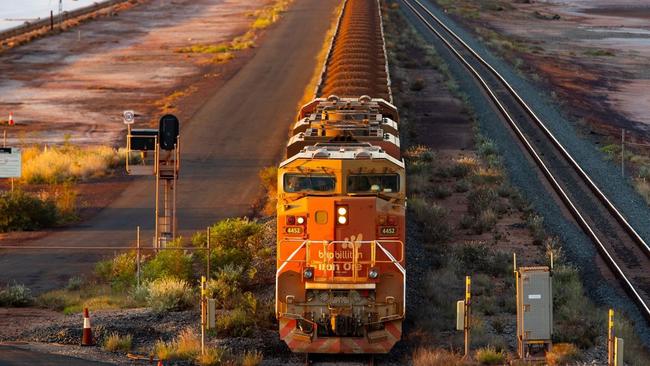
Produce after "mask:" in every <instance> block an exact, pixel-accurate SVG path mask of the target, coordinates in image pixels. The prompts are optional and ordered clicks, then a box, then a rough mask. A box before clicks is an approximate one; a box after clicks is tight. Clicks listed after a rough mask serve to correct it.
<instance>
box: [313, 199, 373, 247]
mask: <svg viewBox="0 0 650 366" xmlns="http://www.w3.org/2000/svg"><path fill="white" fill-rule="evenodd" d="M376 214H377V213H376V208H375V198H374V197H371V198H368V197H350V198H345V199H339V200H335V201H332V200H331V199H320V200H314V199H311V200H310V202H309V239H310V240H330V241H332V240H336V241H338V240H373V239H374V231H375V230H374V225H375V217H376Z"/></svg>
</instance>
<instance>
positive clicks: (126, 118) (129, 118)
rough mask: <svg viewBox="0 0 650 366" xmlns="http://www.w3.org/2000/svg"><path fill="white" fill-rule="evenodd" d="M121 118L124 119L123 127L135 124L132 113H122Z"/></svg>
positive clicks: (133, 113)
mask: <svg viewBox="0 0 650 366" xmlns="http://www.w3.org/2000/svg"><path fill="white" fill-rule="evenodd" d="M122 118H123V119H124V124H125V125H131V124H133V122H135V112H134V111H124V113H122Z"/></svg>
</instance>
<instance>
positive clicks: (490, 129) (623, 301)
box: [402, 4, 650, 346]
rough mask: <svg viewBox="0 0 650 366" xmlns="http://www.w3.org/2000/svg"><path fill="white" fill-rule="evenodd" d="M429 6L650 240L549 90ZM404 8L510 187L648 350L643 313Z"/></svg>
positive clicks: (635, 200)
mask: <svg viewBox="0 0 650 366" xmlns="http://www.w3.org/2000/svg"><path fill="white" fill-rule="evenodd" d="M428 7H429V9H430V10H431V11H432V12H433V13H434V14H436V16H438V17H439V18H441V19H443V20H444V21H445V22H446V23H447V24H448V25H449V26H450V28H451V29H452V30H454V31H455V32H457V34H459V35H460V36H461V37H463V39H464V40H465V41H466V42H467V43H468V44H469V45H470V46H471V47H473V48H474V49H475V50H476V51H477V52H479V54H481V56H483V57H484V58H485V59H486V60H487V61H488V62H490V63H491V64H492V65H493V66H494V67H495V68H496V69H497V70H498V71H499V72H501V73H502V75H503V76H504V77H505V78H506V79H507V80H508V81H509V82H511V83H512V85H513V87H514V88H515V89H516V90H517V91H518V92H520V94H521V96H522V98H524V100H526V101H527V102H529V103H530V105H531V107H532V108H533V109H534V110H535V111H536V112H537V113H538V114H539V116H540V118H541V119H542V120H543V121H545V122H546V123H547V125H548V127H549V129H550V130H551V131H552V132H553V133H554V134H555V135H556V136H557V138H558V139H559V140H560V141H561V142H562V143H563V144H564V145H565V147H566V148H567V149H568V150H569V152H570V153H571V154H572V155H573V156H574V158H575V159H576V160H577V161H578V162H579V163H580V164H581V165H582V166H583V168H584V169H585V170H586V171H587V172H588V174H590V176H591V177H592V178H593V179H594V181H595V182H597V184H598V185H599V186H600V187H601V189H602V190H603V191H604V192H605V193H606V194H607V195H608V196H609V197H610V198H611V199H612V201H613V202H614V203H615V205H617V207H619V209H621V210H622V211H623V212H624V213H625V215H626V217H628V218H630V222H631V223H632V225H634V226H635V228H636V229H637V230H638V231H639V233H640V235H642V236H643V237H644V238H649V237H650V227H648V226H647V225H644V224H645V221H647V217H650V210H649V209H648V207H647V206H646V204H645V203H644V202H643V200H642V199H641V198H640V197H639V196H638V194H636V192H635V191H634V189H633V188H632V187H631V185H630V184H629V182H628V181H627V180H624V179H622V178H620V173H619V172H618V170H617V168H616V166H614V165H613V164H612V163H611V162H607V161H604V160H603V155H602V154H601V153H600V152H599V151H598V149H597V148H596V146H595V145H593V144H592V142H591V141H589V140H586V139H582V138H580V137H578V133H577V131H576V127H575V124H574V123H572V122H571V121H568V120H567V119H566V118H565V115H564V114H563V113H562V111H561V110H560V109H559V108H558V106H557V103H556V102H554V101H552V100H550V99H549V98H548V97H547V92H546V91H543V90H539V89H538V88H536V87H535V86H534V85H532V84H530V83H529V82H527V81H526V80H523V79H522V78H521V76H519V75H517V74H516V73H515V72H513V71H512V70H511V68H510V66H509V65H508V64H507V62H505V61H504V60H502V59H499V58H498V57H496V56H494V55H492V54H491V53H490V52H489V51H488V50H487V49H486V48H485V47H484V46H482V45H481V44H480V43H479V42H478V41H477V40H476V39H475V38H474V37H473V36H472V35H471V34H469V33H468V32H467V31H465V30H464V29H463V28H462V27H460V26H458V25H457V24H455V23H454V22H453V21H452V20H451V19H449V18H448V17H447V16H446V15H445V14H444V12H442V11H440V10H439V9H438V8H436V7H435V6H433V5H431V4H428ZM402 9H403V11H404V14H405V15H406V17H407V18H408V19H410V20H411V22H412V23H413V24H415V25H416V28H417V29H418V31H419V32H420V33H422V34H423V36H424V37H425V39H427V40H428V41H430V42H431V43H432V44H433V45H434V46H435V47H436V50H437V51H438V53H439V54H440V55H441V56H442V57H443V59H445V60H446V61H447V63H448V65H449V68H450V71H451V72H452V74H453V75H454V77H455V78H456V79H457V81H458V83H459V86H460V88H461V90H463V91H464V92H465V93H466V94H467V96H468V98H469V102H470V103H471V104H472V105H473V106H474V108H475V111H476V114H477V118H478V120H479V124H480V126H481V130H482V132H483V133H484V134H485V135H486V136H487V137H489V138H491V139H494V140H495V141H496V142H497V144H498V145H499V147H500V150H501V153H502V155H503V157H504V163H505V165H506V168H507V169H508V172H509V176H510V177H511V180H512V182H513V184H514V185H516V186H517V187H518V188H519V189H521V191H522V192H523V193H525V195H526V196H527V198H528V200H529V201H530V202H531V203H532V204H533V207H534V209H535V210H536V211H538V212H539V213H540V214H542V215H543V216H544V218H545V224H546V225H545V226H546V227H547V229H548V230H549V232H550V233H552V234H555V235H557V236H559V237H560V238H561V239H562V241H563V242H564V248H565V252H566V254H567V256H568V258H569V259H570V260H571V261H572V262H573V263H574V264H575V265H576V266H578V267H579V268H580V270H581V274H582V276H583V279H585V287H586V289H587V292H588V294H589V296H590V297H591V298H592V299H593V300H594V301H595V302H597V303H598V304H600V305H602V306H611V307H615V308H617V309H620V310H623V311H624V312H626V313H627V314H628V316H629V317H630V318H631V319H632V320H633V321H634V322H635V323H636V325H635V327H636V330H637V332H638V333H639V335H640V337H641V338H642V340H643V341H644V342H645V344H646V345H647V346H649V345H650V328H649V327H648V325H647V323H646V322H645V320H644V318H643V317H642V315H641V313H640V312H639V311H638V310H637V308H636V306H635V305H634V304H633V303H632V302H631V301H629V300H627V296H626V295H625V294H623V293H621V292H620V291H618V290H616V289H614V288H613V287H612V286H610V285H609V284H608V283H606V282H604V280H603V277H602V276H601V274H600V272H599V270H598V268H597V267H596V266H595V257H596V255H597V253H596V250H595V248H594V245H593V244H592V242H591V241H590V240H589V239H588V238H587V237H586V236H585V235H584V233H583V232H582V231H581V230H580V229H579V228H578V227H577V226H575V225H573V224H571V223H569V222H568V221H567V220H565V219H564V217H563V214H562V211H561V209H560V207H558V205H557V203H556V202H555V201H554V200H553V199H552V197H551V196H550V194H549V193H548V192H547V191H546V189H545V187H544V186H543V185H542V183H541V182H540V181H539V179H538V177H537V175H535V174H530V172H531V171H534V170H535V169H536V167H535V166H533V165H532V163H531V162H530V161H529V160H528V159H527V158H526V156H525V155H524V154H525V153H524V152H523V151H522V150H521V149H520V148H519V146H518V144H517V142H516V141H515V138H514V136H513V135H512V134H511V133H510V132H509V130H508V129H507V127H506V126H505V125H504V124H503V123H502V122H501V121H500V119H499V117H498V116H497V115H496V114H495V113H494V110H493V108H492V106H491V104H490V103H489V102H488V101H487V100H486V99H485V97H484V95H483V94H482V92H481V91H480V90H478V88H477V86H476V83H475V81H474V80H473V79H472V78H471V77H470V76H469V74H468V73H467V72H466V70H465V69H464V68H463V67H462V66H461V65H460V64H458V63H457V61H456V60H455V58H454V57H453V56H452V55H451V54H450V53H449V52H448V51H447V50H446V49H445V48H444V47H443V46H442V44H441V43H440V42H439V41H438V39H437V38H435V36H434V35H432V34H430V32H429V31H428V30H427V29H426V28H424V27H423V26H422V25H421V23H420V22H419V21H417V19H416V18H415V17H414V16H413V15H412V13H410V12H409V11H406V10H405V9H404V7H402ZM603 322H605V319H603Z"/></svg>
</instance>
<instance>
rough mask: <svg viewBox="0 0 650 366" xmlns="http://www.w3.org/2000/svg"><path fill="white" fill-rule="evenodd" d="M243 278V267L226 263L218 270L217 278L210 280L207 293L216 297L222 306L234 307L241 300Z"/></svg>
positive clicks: (226, 307)
mask: <svg viewBox="0 0 650 366" xmlns="http://www.w3.org/2000/svg"><path fill="white" fill-rule="evenodd" d="M243 280H244V278H243V268H242V267H240V266H235V265H232V264H229V265H226V266H225V267H223V268H222V269H220V270H219V271H218V272H217V275H216V277H215V279H211V280H209V281H208V283H207V295H208V297H211V298H214V299H216V300H217V304H218V305H219V306H220V307H223V308H225V309H232V308H234V307H235V306H236V305H237V304H238V303H239V301H240V299H239V297H240V294H241V287H242V282H243Z"/></svg>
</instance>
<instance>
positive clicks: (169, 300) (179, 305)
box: [147, 277, 194, 313]
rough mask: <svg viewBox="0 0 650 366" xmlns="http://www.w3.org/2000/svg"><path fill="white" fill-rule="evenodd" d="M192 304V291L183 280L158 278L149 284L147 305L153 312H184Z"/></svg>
mask: <svg viewBox="0 0 650 366" xmlns="http://www.w3.org/2000/svg"><path fill="white" fill-rule="evenodd" d="M193 304H194V298H193V294H192V290H191V289H190V287H189V285H188V284H187V282H185V281H183V280H179V279H177V278H173V277H170V278H159V279H157V280H155V281H153V282H151V283H150V284H149V298H148V299H147V305H149V307H151V309H152V310H154V311H155V312H159V313H160V312H166V311H181V310H186V309H189V308H191V307H192V305H193Z"/></svg>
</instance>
